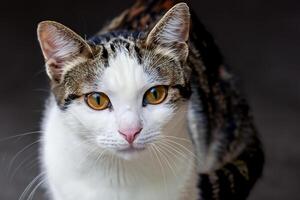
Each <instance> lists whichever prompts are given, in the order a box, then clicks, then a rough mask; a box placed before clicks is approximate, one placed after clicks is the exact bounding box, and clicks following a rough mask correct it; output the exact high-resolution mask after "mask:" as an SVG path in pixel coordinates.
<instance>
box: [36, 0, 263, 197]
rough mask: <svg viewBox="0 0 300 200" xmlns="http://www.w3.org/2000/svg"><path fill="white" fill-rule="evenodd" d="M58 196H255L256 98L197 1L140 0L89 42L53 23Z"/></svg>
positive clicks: (52, 136) (41, 31)
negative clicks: (239, 80) (236, 74)
mask: <svg viewBox="0 0 300 200" xmlns="http://www.w3.org/2000/svg"><path fill="white" fill-rule="evenodd" d="M37 33H38V40H39V43H40V46H41V49H42V53H43V56H44V59H45V66H46V72H47V75H48V76H49V78H50V85H51V91H52V93H51V96H50V98H49V100H48V101H47V104H46V110H45V114H44V118H43V123H42V130H43V135H42V143H41V150H40V158H41V166H42V167H41V169H42V171H43V172H42V175H43V177H44V180H45V185H46V188H47V191H48V194H49V198H50V199H51V200H99V199H103V200H114V199H120V200H129V199H130V200H200V199H201V200H208V199H209V200H210V199H212V200H221V199H231V200H232V199H246V198H247V196H248V195H249V192H250V190H251V189H252V187H253V185H254V184H255V182H256V181H257V179H258V178H259V177H260V176H261V174H262V169H263V163H264V154H263V150H262V145H261V142H260V140H259V138H258V135H257V131H256V128H255V127H254V125H253V119H252V116H251V114H250V111H249V107H248V105H247V103H246V101H245V99H244V98H243V97H242V96H241V95H240V94H239V92H238V90H237V89H236V86H235V84H234V78H233V76H232V75H231V73H230V72H229V71H228V69H227V68H226V67H225V66H224V63H223V60H222V56H221V54H220V52H219V50H218V48H217V46H216V45H215V43H214V41H213V38H212V36H211V35H210V34H209V33H208V32H207V31H206V30H205V28H204V27H203V25H202V24H201V23H200V22H199V20H198V19H197V17H196V15H195V14H194V13H192V11H190V9H189V7H188V6H187V4H186V3H182V2H180V3H179V2H177V1H176V0H157V1H153V0H138V1H137V2H136V3H135V4H134V6H132V7H131V8H129V9H127V10H125V11H124V12H123V13H122V14H121V15H119V16H118V17H116V18H115V19H113V20H112V21H111V23H109V24H108V25H106V26H105V27H104V28H103V29H102V30H101V31H100V32H99V33H98V34H96V35H95V36H93V37H92V38H90V39H89V40H85V39H83V38H82V37H80V36H79V35H78V34H76V33H75V32H73V31H72V30H70V29H69V28H67V27H65V26H64V25H62V24H60V23H58V22H53V21H43V22H41V23H39V25H38V30H37Z"/></svg>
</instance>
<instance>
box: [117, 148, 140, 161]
mask: <svg viewBox="0 0 300 200" xmlns="http://www.w3.org/2000/svg"><path fill="white" fill-rule="evenodd" d="M144 150H145V147H134V146H132V145H130V146H129V147H126V148H124V149H118V150H117V152H116V153H117V154H118V155H119V156H120V157H122V158H124V159H126V160H129V159H131V158H133V157H136V156H138V155H139V154H140V153H141V152H143V151H144Z"/></svg>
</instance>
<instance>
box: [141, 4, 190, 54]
mask: <svg viewBox="0 0 300 200" xmlns="http://www.w3.org/2000/svg"><path fill="white" fill-rule="evenodd" d="M189 28H190V12H189V7H188V6H187V4H186V3H178V4H176V5H175V6H173V7H172V8H171V9H170V10H169V11H168V12H167V13H166V14H165V15H164V16H163V17H162V19H161V20H160V21H159V22H158V23H157V24H156V25H155V26H154V28H153V29H152V30H151V31H150V33H149V34H148V36H147V39H146V44H147V45H148V46H151V45H154V46H155V45H157V46H163V47H167V48H169V49H171V50H172V51H173V52H175V54H178V55H177V56H180V57H181V58H183V59H186V57H187V54H188V46H187V44H186V42H187V40H188V37H189Z"/></svg>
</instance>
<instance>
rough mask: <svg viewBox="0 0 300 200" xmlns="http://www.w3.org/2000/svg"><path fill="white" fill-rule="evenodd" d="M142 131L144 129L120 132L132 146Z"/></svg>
mask: <svg viewBox="0 0 300 200" xmlns="http://www.w3.org/2000/svg"><path fill="white" fill-rule="evenodd" d="M141 131H142V128H140V127H138V128H133V129H128V130H119V133H120V134H121V135H122V136H123V137H124V139H125V140H127V142H128V143H129V144H132V143H133V141H134V140H135V138H136V137H137V135H138V134H139V133H140V132H141Z"/></svg>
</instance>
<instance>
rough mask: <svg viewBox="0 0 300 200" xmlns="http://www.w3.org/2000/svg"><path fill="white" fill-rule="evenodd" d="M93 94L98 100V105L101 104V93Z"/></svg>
mask: <svg viewBox="0 0 300 200" xmlns="http://www.w3.org/2000/svg"><path fill="white" fill-rule="evenodd" d="M93 96H94V100H95V101H96V103H97V104H98V105H100V101H101V99H100V95H99V94H94V95H93Z"/></svg>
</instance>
